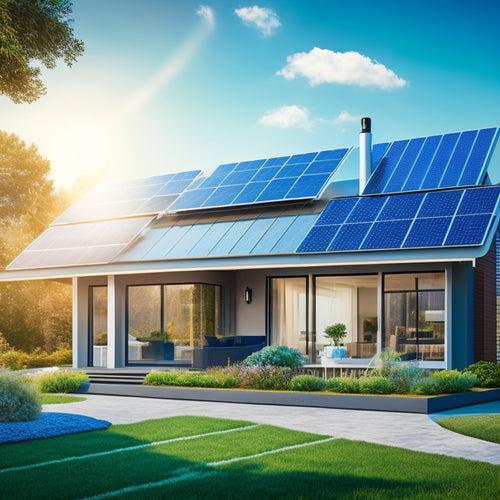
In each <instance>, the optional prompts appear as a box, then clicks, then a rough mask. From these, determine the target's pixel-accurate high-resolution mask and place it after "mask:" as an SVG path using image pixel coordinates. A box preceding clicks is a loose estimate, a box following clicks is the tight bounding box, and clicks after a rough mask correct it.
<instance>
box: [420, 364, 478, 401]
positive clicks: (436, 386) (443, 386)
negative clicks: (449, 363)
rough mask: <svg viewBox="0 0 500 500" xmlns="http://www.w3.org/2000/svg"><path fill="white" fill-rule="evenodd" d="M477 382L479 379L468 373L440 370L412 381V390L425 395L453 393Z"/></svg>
mask: <svg viewBox="0 0 500 500" xmlns="http://www.w3.org/2000/svg"><path fill="white" fill-rule="evenodd" d="M479 383H480V382H479V379H478V378H477V377H476V376H475V375H472V374H470V373H460V372H459V371H457V370H440V371H437V372H435V373H434V374H433V375H432V376H431V377H429V378H427V379H423V380H421V381H419V382H416V383H414V384H413V385H412V392H413V393H415V394H425V395H435V394H454V393H457V392H466V391H470V390H471V389H472V388H473V387H475V386H477V385H479Z"/></svg>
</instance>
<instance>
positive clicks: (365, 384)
mask: <svg viewBox="0 0 500 500" xmlns="http://www.w3.org/2000/svg"><path fill="white" fill-rule="evenodd" d="M358 383H359V392H360V393H361V394H390V393H391V392H392V384H391V383H390V381H389V380H387V379H386V378H384V377H360V378H359V380H358Z"/></svg>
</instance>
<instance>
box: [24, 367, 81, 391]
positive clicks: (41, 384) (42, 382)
mask: <svg viewBox="0 0 500 500" xmlns="http://www.w3.org/2000/svg"><path fill="white" fill-rule="evenodd" d="M33 380H34V382H35V383H36V385H37V386H38V389H39V391H40V392H44V393H67V392H78V389H79V388H80V386H81V385H82V384H84V383H85V382H88V381H89V378H88V376H87V374H86V373H85V372H76V371H69V370H56V371H53V372H39V373H37V374H35V375H34V376H33Z"/></svg>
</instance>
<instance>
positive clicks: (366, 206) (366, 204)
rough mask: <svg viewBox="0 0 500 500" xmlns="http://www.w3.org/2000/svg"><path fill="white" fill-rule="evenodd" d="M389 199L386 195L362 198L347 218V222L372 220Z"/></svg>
mask: <svg viewBox="0 0 500 500" xmlns="http://www.w3.org/2000/svg"><path fill="white" fill-rule="evenodd" d="M386 201H387V197H386V196H380V197H376V198H360V199H359V201H358V203H356V206H355V207H354V208H353V210H352V212H351V213H350V214H349V216H348V217H347V219H346V222H347V223H352V222H372V221H374V220H375V218H376V217H377V215H378V213H379V212H380V210H381V209H382V207H383V206H384V204H385V202H386Z"/></svg>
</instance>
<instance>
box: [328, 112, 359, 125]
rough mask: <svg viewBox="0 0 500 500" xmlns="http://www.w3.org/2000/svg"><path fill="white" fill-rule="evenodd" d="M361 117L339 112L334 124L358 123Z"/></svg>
mask: <svg viewBox="0 0 500 500" xmlns="http://www.w3.org/2000/svg"><path fill="white" fill-rule="evenodd" d="M361 118H362V117H361V116H352V115H351V113H349V111H345V110H344V111H341V112H340V113H339V116H337V118H335V120H334V121H333V122H334V123H348V122H359V121H360V120H361Z"/></svg>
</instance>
